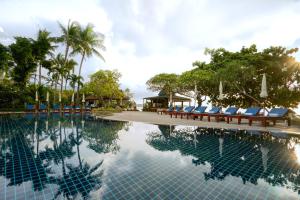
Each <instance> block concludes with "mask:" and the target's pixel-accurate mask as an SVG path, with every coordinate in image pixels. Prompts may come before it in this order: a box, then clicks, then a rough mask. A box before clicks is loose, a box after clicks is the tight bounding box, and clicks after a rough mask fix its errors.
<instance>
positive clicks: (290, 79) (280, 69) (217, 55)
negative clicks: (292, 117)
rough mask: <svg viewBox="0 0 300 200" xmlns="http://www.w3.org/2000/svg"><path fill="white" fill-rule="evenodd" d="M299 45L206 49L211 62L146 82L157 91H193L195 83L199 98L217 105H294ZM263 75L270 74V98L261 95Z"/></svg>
mask: <svg viewBox="0 0 300 200" xmlns="http://www.w3.org/2000/svg"><path fill="white" fill-rule="evenodd" d="M297 51H298V49H297V48H293V49H287V48H284V47H281V46H278V47H270V48H266V49H263V50H262V51H258V50H257V48H256V46H255V45H252V46H250V47H243V48H242V49H241V50H240V51H238V52H231V51H228V50H226V49H223V48H219V49H206V51H205V53H206V54H207V55H209V56H210V62H208V63H205V62H201V61H195V62H194V63H193V66H194V68H193V69H192V70H189V71H186V72H183V73H182V74H181V75H176V74H158V75H156V76H154V77H152V78H151V79H150V80H149V81H148V82H147V85H148V86H149V89H151V90H153V91H158V90H161V89H166V91H167V92H171V91H172V92H178V93H180V94H186V95H189V94H192V95H193V93H192V91H194V88H195V86H197V91H198V97H197V99H198V101H199V103H200V104H201V102H202V100H204V99H205V98H206V97H209V101H210V102H211V103H213V104H216V105H222V106H228V105H236V106H239V107H243V108H244V107H248V106H251V105H261V104H263V103H264V104H265V105H267V106H269V107H272V106H284V107H290V108H294V107H296V106H297V105H298V103H299V102H300V87H299V86H300V63H299V62H298V61H297V60H296V59H295V57H293V54H294V53H296V52H297ZM263 74H266V77H267V86H268V97H267V98H261V97H260V92H261V82H262V77H263ZM220 81H222V82H223V90H224V91H223V92H224V95H225V98H224V99H219V98H218V97H219V89H218V87H219V83H220Z"/></svg>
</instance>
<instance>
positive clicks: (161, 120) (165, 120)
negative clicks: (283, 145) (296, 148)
mask: <svg viewBox="0 0 300 200" xmlns="http://www.w3.org/2000/svg"><path fill="white" fill-rule="evenodd" d="M98 118H104V119H110V120H118V121H135V122H144V123H150V124H166V125H187V126H201V127H210V128H225V129H242V130H258V131H272V132H285V133H290V134H300V127H296V126H290V127H288V126H287V125H285V124H284V123H278V124H277V125H276V126H269V127H263V126H261V124H260V123H259V122H257V123H253V125H252V126H249V125H248V120H244V121H242V124H240V125H239V124H237V121H236V120H235V119H233V121H232V122H231V123H230V124H227V123H226V122H218V123H217V122H214V118H212V121H211V122H208V121H207V117H204V119H203V121H199V119H196V120H192V119H189V120H187V119H180V118H170V116H169V115H158V114H157V113H153V112H134V111H124V112H122V113H115V114H114V115H112V116H106V117H98Z"/></svg>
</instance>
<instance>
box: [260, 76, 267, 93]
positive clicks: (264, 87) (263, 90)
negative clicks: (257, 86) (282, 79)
mask: <svg viewBox="0 0 300 200" xmlns="http://www.w3.org/2000/svg"><path fill="white" fill-rule="evenodd" d="M260 97H261V98H266V97H268V90H267V78H266V74H264V75H263V79H262V82H261V91H260Z"/></svg>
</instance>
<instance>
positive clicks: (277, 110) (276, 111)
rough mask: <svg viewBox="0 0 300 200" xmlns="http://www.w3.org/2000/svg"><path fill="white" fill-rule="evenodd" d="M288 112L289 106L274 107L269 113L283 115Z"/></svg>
mask: <svg viewBox="0 0 300 200" xmlns="http://www.w3.org/2000/svg"><path fill="white" fill-rule="evenodd" d="M287 113H288V109H287V108H272V109H271V110H270V112H269V114H268V116H269V117H283V116H285V115H286V114H287Z"/></svg>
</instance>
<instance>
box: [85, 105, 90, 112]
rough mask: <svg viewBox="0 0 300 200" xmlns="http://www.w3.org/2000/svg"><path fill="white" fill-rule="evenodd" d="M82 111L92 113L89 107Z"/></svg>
mask: <svg viewBox="0 0 300 200" xmlns="http://www.w3.org/2000/svg"><path fill="white" fill-rule="evenodd" d="M84 111H85V112H91V111H92V108H91V106H86V107H85V108H84Z"/></svg>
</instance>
